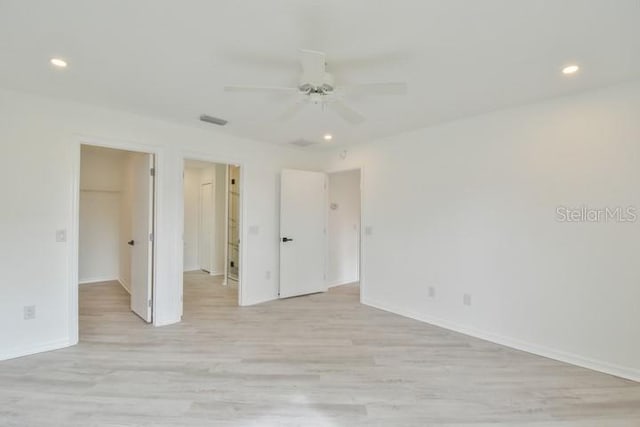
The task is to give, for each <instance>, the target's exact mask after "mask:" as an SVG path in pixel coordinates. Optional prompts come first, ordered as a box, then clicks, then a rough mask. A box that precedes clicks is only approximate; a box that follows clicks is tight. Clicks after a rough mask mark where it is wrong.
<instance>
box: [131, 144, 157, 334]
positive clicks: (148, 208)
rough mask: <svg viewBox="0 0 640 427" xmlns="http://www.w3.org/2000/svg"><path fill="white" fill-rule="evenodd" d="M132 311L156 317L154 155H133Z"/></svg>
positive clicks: (147, 319) (149, 319)
mask: <svg viewBox="0 0 640 427" xmlns="http://www.w3.org/2000/svg"><path fill="white" fill-rule="evenodd" d="M130 167H131V190H132V191H131V193H132V200H131V208H132V212H131V213H132V216H131V230H132V238H131V240H130V241H129V245H130V246H131V310H132V311H133V312H134V313H136V314H137V315H138V316H140V317H141V318H142V319H143V320H144V321H146V322H151V320H152V317H151V316H152V310H151V309H152V306H151V305H152V301H153V299H152V289H153V287H152V284H153V182H154V170H153V156H152V155H151V154H144V153H134V154H132V155H131V164H130Z"/></svg>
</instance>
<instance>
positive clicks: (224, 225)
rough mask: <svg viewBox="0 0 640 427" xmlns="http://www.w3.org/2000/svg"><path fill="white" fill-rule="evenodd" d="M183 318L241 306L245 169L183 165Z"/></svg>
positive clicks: (190, 162) (193, 162)
mask: <svg viewBox="0 0 640 427" xmlns="http://www.w3.org/2000/svg"><path fill="white" fill-rule="evenodd" d="M183 185H184V188H183V191H184V238H183V240H184V242H183V244H184V248H183V257H184V260H183V265H184V276H183V315H185V316H188V315H189V314H190V313H189V312H190V307H194V306H195V304H192V302H195V301H198V302H199V304H198V306H199V307H202V306H203V304H202V302H203V300H204V301H205V302H207V303H206V304H204V306H209V305H211V304H213V305H229V304H233V305H237V304H238V290H239V280H240V274H239V272H240V245H241V242H240V188H241V187H240V185H241V183H240V167H239V166H237V165H233V164H224V163H214V162H207V161H202V160H192V159H185V161H184V180H183Z"/></svg>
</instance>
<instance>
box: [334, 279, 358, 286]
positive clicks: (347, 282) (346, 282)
mask: <svg viewBox="0 0 640 427" xmlns="http://www.w3.org/2000/svg"><path fill="white" fill-rule="evenodd" d="M352 283H358V281H357V280H338V281H336V282H330V283H327V287H328V288H335V287H336V286H342V285H351V284H352Z"/></svg>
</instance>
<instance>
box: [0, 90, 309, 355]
mask: <svg viewBox="0 0 640 427" xmlns="http://www.w3.org/2000/svg"><path fill="white" fill-rule="evenodd" d="M0 117H1V118H2V119H1V121H0V141H2V143H1V144H0V194H2V196H3V208H2V209H0V235H1V236H2V240H1V241H0V271H2V277H1V278H0V280H1V282H0V343H1V344H0V359H4V358H9V357H15V356H19V355H23V354H28V353H32V352H36V351H42V350H46V349H52V348H59V347H62V346H65V345H69V344H73V343H74V342H75V341H76V339H77V337H76V333H77V330H76V329H75V327H73V326H72V327H71V328H70V326H69V325H70V324H71V325H74V324H75V322H73V318H74V316H75V315H74V314H73V313H74V311H75V308H73V307H70V301H71V297H72V295H71V292H72V291H70V289H71V288H72V286H71V283H70V281H71V277H72V275H73V273H72V272H71V269H70V264H71V259H72V258H73V257H74V256H75V254H74V253H73V251H72V246H73V245H70V244H69V242H66V243H58V242H56V239H55V233H56V230H58V229H67V231H68V232H69V236H71V237H72V236H73V235H74V234H75V233H74V230H73V229H72V225H73V223H72V218H73V214H72V207H73V204H74V194H73V188H74V187H73V179H74V176H75V174H74V170H73V167H74V163H75V162H76V160H74V159H77V158H78V157H79V146H78V143H79V141H85V142H86V141H93V142H96V141H127V142H133V143H136V144H138V145H139V146H140V147H145V148H148V149H149V150H152V151H158V153H159V154H158V164H157V171H158V201H157V203H158V218H157V220H158V221H157V222H158V224H157V242H156V265H157V277H156V287H155V323H156V324H157V325H164V324H170V323H174V322H178V321H179V320H180V311H181V310H180V308H181V304H180V296H181V295H180V292H181V289H180V285H179V284H180V278H181V276H182V268H181V266H179V265H178V263H176V260H180V259H181V257H182V234H183V229H182V226H181V222H180V221H181V218H182V216H183V214H184V212H183V199H182V191H183V190H182V179H181V176H182V169H183V167H182V165H183V158H182V157H183V155H184V153H185V152H188V155H187V157H194V156H196V157H198V156H209V157H211V158H213V159H216V160H217V159H219V161H221V162H234V163H241V164H243V166H244V171H245V175H244V176H245V182H244V190H245V202H246V203H245V206H244V208H245V214H246V216H245V218H244V220H245V224H246V226H247V227H257V228H253V230H256V231H257V233H252V234H247V235H244V236H243V242H245V249H246V254H245V256H246V264H245V267H246V269H245V270H244V272H245V276H244V277H243V279H244V281H243V287H244V289H243V291H244V294H243V295H242V298H243V299H242V301H241V303H242V304H254V303H258V302H261V301H266V300H270V299H275V298H277V289H278V280H279V278H278V269H277V266H278V248H279V244H278V222H279V217H278V200H279V194H278V182H279V171H280V170H281V169H282V168H317V167H318V165H317V163H316V162H317V160H316V159H317V156H310V155H308V154H307V153H305V152H302V151H298V150H294V149H288V148H284V147H276V146H274V145H271V144H266V143H262V142H254V141H250V140H246V139H242V138H236V137H233V136H229V135H227V134H226V133H224V132H221V131H219V130H218V129H216V128H215V127H213V126H210V125H205V124H200V123H199V122H197V120H196V119H195V117H197V113H196V112H194V126H193V127H190V126H184V125H181V124H174V123H170V122H165V121H161V120H157V119H152V118H148V117H145V116H140V115H136V114H131V113H127V112H120V111H114V110H108V109H104V108H98V107H93V106H90V105H86V104H80V103H74V102H66V101H61V100H55V99H50V98H44V97H39V96H33V95H28V94H23V93H18V92H13V91H7V90H0ZM16 177H20V179H16ZM34 189H38V197H26V196H25V195H28V194H33V191H34ZM178 224H180V225H178ZM247 229H248V228H247ZM34 266H36V267H34ZM267 271H270V272H271V278H270V279H267V278H266V277H267V275H266V274H265V273H266V272H267ZM32 304H33V305H35V306H36V313H37V314H36V319H34V320H28V321H25V320H22V319H23V307H24V306H26V305H32ZM70 318H71V321H70Z"/></svg>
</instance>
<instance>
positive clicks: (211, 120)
mask: <svg viewBox="0 0 640 427" xmlns="http://www.w3.org/2000/svg"><path fill="white" fill-rule="evenodd" d="M200 120H201V121H203V122H207V123H213V124H214V125H218V126H224V125H226V124H227V123H228V122H227V121H226V120H224V119H219V118H217V117H213V116H208V115H206V114H203V115H201V116H200Z"/></svg>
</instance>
